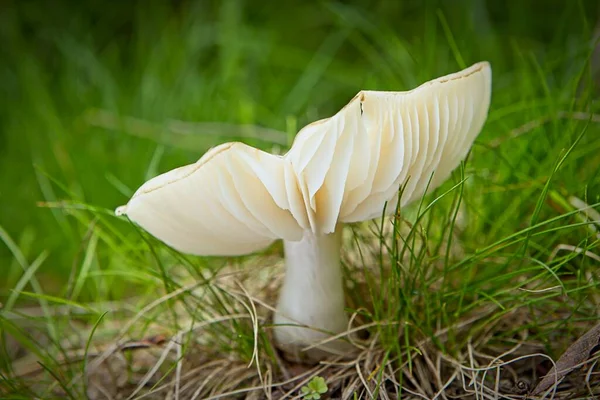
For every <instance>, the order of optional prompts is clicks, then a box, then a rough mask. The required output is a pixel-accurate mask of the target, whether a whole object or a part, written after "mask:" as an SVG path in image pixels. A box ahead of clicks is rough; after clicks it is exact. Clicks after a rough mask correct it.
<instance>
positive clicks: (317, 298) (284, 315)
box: [274, 226, 350, 359]
mask: <svg viewBox="0 0 600 400" xmlns="http://www.w3.org/2000/svg"><path fill="white" fill-rule="evenodd" d="M341 243H342V227H341V226H338V227H337V229H336V231H335V232H334V233H331V234H329V235H315V234H313V233H312V232H310V231H306V232H304V236H303V237H302V240H300V241H297V242H291V241H284V251H285V264H286V273H285V279H284V282H283V287H282V289H281V293H280V295H279V302H278V304H277V311H276V313H275V318H274V321H275V325H276V326H275V331H274V334H275V339H276V341H277V343H278V345H279V347H280V348H281V349H282V350H283V351H285V352H287V353H288V355H292V356H294V357H295V358H299V359H315V358H317V359H318V358H320V357H322V355H323V352H326V353H334V354H340V353H342V354H343V353H346V352H348V349H349V347H350V345H349V344H348V343H347V342H344V341H341V340H334V341H329V342H327V343H324V344H319V342H321V341H323V340H324V339H327V338H328V337H330V336H331V334H337V333H340V332H343V331H345V330H346V329H347V326H348V318H347V316H346V314H345V312H344V288H343V283H342V271H341V265H340V247H341ZM298 325H302V327H301V326H298ZM315 345H317V346H315ZM308 346H315V347H314V348H313V349H312V350H311V351H308V352H306V353H303V354H300V350H302V349H303V348H305V347H308Z"/></svg>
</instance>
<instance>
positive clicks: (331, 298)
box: [117, 62, 491, 358]
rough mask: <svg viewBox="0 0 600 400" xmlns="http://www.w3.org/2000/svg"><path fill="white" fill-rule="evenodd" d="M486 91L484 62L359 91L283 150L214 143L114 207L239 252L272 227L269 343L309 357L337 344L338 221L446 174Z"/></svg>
mask: <svg viewBox="0 0 600 400" xmlns="http://www.w3.org/2000/svg"><path fill="white" fill-rule="evenodd" d="M490 93H491V69H490V66H489V64H488V63H487V62H482V63H478V64H475V65H473V66H471V67H469V68H467V69H465V70H463V71H461V72H458V73H454V74H450V75H447V76H444V77H441V78H438V79H435V80H433V81H430V82H427V83H425V84H423V85H421V86H419V87H418V88H416V89H414V90H411V91H407V92H376V91H361V92H360V93H359V94H358V95H357V96H356V97H354V99H352V101H350V103H349V104H348V105H346V106H345V107H344V108H343V109H342V110H341V111H339V112H338V113H337V114H336V115H334V116H333V117H331V118H328V119H325V120H321V121H317V122H314V123H312V124H310V125H308V126H306V127H305V128H303V129H302V130H301V131H300V132H299V133H298V135H297V137H296V139H295V141H294V143H293V145H292V147H291V149H290V151H289V152H288V153H287V154H286V155H285V156H275V155H271V154H269V153H266V152H263V151H260V150H257V149H254V148H252V147H249V146H246V145H244V144H241V143H227V144H223V145H221V146H218V147H216V148H214V149H212V150H210V151H209V152H207V153H206V154H205V155H204V156H203V157H202V158H201V159H200V160H199V161H198V162H196V163H195V164H192V165H188V166H185V167H182V168H178V169H175V170H173V171H170V172H167V173H165V174H163V175H160V176H158V177H156V178H154V179H151V180H150V181H148V182H146V183H145V184H144V185H143V186H142V187H140V188H139V189H138V191H137V192H136V193H135V194H134V196H133V197H132V199H131V200H130V201H129V203H128V204H127V205H126V206H123V207H120V208H119V209H118V210H117V213H118V214H127V215H128V216H129V218H130V219H131V220H133V221H134V222H136V223H137V224H139V225H141V226H142V227H143V228H144V229H146V230H147V231H148V232H150V233H151V234H152V235H154V236H156V237H157V238H158V239H160V240H162V241H164V242H165V243H167V244H168V245H170V246H172V247H173V248H175V249H177V250H180V251H182V252H185V253H191V254H197V255H220V256H227V255H230V256H231V255H242V254H248V253H251V252H253V251H256V250H259V249H261V248H264V247H265V246H267V245H269V244H270V243H271V242H273V241H274V240H276V239H283V240H284V251H285V264H286V275H285V279H284V283H283V287H282V289H281V293H280V298H279V302H278V305H277V312H276V313H275V317H274V322H275V324H276V326H275V328H274V329H275V331H274V333H275V338H276V340H277V342H278V345H279V347H280V348H282V349H283V350H285V351H287V352H289V353H294V354H296V355H298V351H299V350H300V349H302V348H304V347H306V346H313V350H312V351H311V352H309V353H308V355H307V356H308V357H309V358H315V357H321V356H322V352H329V353H340V352H342V353H343V352H346V351H347V350H348V345H347V343H346V342H343V341H341V340H334V341H329V342H327V343H324V344H319V343H320V342H321V341H323V340H324V339H326V338H327V337H329V336H330V335H331V334H337V333H340V332H343V331H345V330H346V329H347V323H348V320H347V316H346V314H345V312H344V290H343V284H342V273H341V268H340V247H341V231H342V226H343V224H344V223H350V222H357V221H364V220H368V219H372V218H375V217H378V216H381V213H382V212H383V208H384V205H385V204H386V202H388V203H390V204H394V205H395V204H396V202H397V201H398V196H399V188H400V187H403V191H402V197H401V199H400V203H401V205H406V204H408V203H410V202H411V201H412V200H415V199H418V198H420V197H421V196H422V195H423V194H424V192H425V189H426V187H427V184H428V183H429V190H433V189H434V188H435V187H437V186H438V185H439V184H441V183H442V182H443V181H444V180H445V179H447V178H448V176H449V175H450V173H451V172H452V170H453V169H455V168H456V167H457V166H458V165H459V164H460V161H461V160H462V159H464V157H465V156H466V154H467V152H468V151H469V149H470V147H471V145H472V143H473V141H474V140H475V137H476V136H477V135H478V134H479V132H480V131H481V128H482V126H483V124H484V122H485V119H486V117H487V113H488V108H489V103H490ZM432 174H433V177H432ZM430 178H431V180H430ZM387 210H388V211H387V212H388V213H389V212H393V210H394V207H388V209H387Z"/></svg>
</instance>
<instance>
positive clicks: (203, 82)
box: [0, 0, 600, 399]
mask: <svg viewBox="0 0 600 400" xmlns="http://www.w3.org/2000/svg"><path fill="white" fill-rule="evenodd" d="M459 5H460V6H458V5H453V6H449V5H448V4H446V3H443V2H440V3H438V2H426V3H424V4H421V2H402V3H401V4H396V3H393V2H383V3H381V4H371V5H365V4H362V3H361V2H349V3H344V4H341V3H321V4H320V5H318V6H312V5H307V4H305V3H303V2H291V3H289V7H287V8H285V9H282V8H277V9H274V8H271V7H267V6H263V5H259V4H249V3H244V2H238V1H225V2H222V4H219V5H215V6H212V5H207V4H204V3H185V2H184V3H178V4H176V5H175V4H173V5H166V3H164V4H159V3H155V4H153V5H151V6H150V5H149V6H148V7H141V6H140V7H136V6H135V5H132V4H126V5H119V6H114V7H110V8H109V9H107V8H106V6H105V5H104V3H97V2H89V3H86V4H85V6H84V5H78V6H73V5H72V4H71V3H68V4H67V2H56V3H55V6H54V7H48V6H47V5H43V4H42V3H18V4H17V3H15V4H11V5H9V6H6V8H5V10H4V11H5V12H3V13H2V16H1V17H0V18H1V19H2V22H1V23H0V38H1V40H2V43H3V46H0V51H1V52H2V57H0V59H1V60H2V61H1V63H0V80H1V81H2V85H0V90H1V91H2V94H3V96H0V102H2V107H0V115H1V116H2V118H1V119H0V123H1V124H2V130H1V131H0V132H2V134H1V135H0V165H1V167H0V173H1V174H2V179H0V197H1V199H2V205H3V206H2V207H1V208H0V239H1V241H2V243H3V246H0V262H1V263H2V265H3V267H2V268H1V269H0V277H1V278H0V289H1V292H0V298H1V302H2V309H1V311H0V330H1V333H0V393H1V396H2V397H7V398H53V397H56V398H73V399H79V398H85V396H88V397H90V398H165V397H168V396H172V398H197V399H201V398H203V399H217V398H294V397H301V396H304V395H305V394H306V391H303V389H302V388H303V387H306V388H309V389H311V386H310V385H311V382H314V381H315V379H317V378H316V377H320V378H322V379H323V382H322V383H323V384H324V385H325V386H323V385H321V384H319V386H318V388H317V387H315V388H313V389H312V390H313V392H311V394H315V393H316V394H321V395H322V397H323V398H344V399H354V398H384V399H388V398H407V399H410V398H415V399H416V398H434V397H436V396H437V398H453V397H461V398H473V399H484V398H486V399H487V398H500V397H503V398H524V397H525V396H526V395H528V394H530V393H531V392H532V391H533V390H534V387H535V385H536V384H537V383H538V382H539V380H540V379H541V377H542V376H544V375H545V374H547V373H548V372H549V371H550V370H551V368H552V366H553V363H554V362H555V360H557V359H558V357H559V356H560V355H561V353H562V352H563V351H565V349H567V348H568V347H569V345H570V344H572V343H573V342H574V341H575V340H576V339H577V338H578V337H580V336H582V335H583V334H584V333H585V332H587V331H589V330H590V329H592V327H594V326H595V325H596V324H597V322H598V315H597V310H598V302H599V301H600V298H599V295H598V294H599V293H600V291H599V290H598V289H599V287H598V285H599V284H600V283H599V279H600V277H599V271H600V269H599V268H598V267H599V266H600V251H599V246H600V156H599V155H600V125H599V122H600V117H599V114H600V112H599V105H598V103H597V98H598V90H599V87H600V86H599V83H598V82H599V81H598V79H599V75H598V57H597V55H598V50H597V49H598V43H597V37H598V22H597V20H596V16H597V15H598V5H597V4H596V2H587V1H573V2H569V3H568V4H566V5H565V4H562V3H561V4H560V6H559V5H558V3H557V4H555V6H556V7H554V6H553V5H551V4H547V3H546V2H544V3H543V4H542V3H540V4H537V5H536V2H523V1H509V2H504V3H499V2H498V3H497V2H483V1H475V0H472V1H466V0H465V1H461V2H459ZM541 10H543V12H544V18H541V17H538V16H539V15H540V12H541ZM100 11H102V12H100ZM480 60H488V61H490V63H491V65H492V67H493V70H494V83H493V95H492V105H491V108H490V115H489V118H488V122H487V124H486V126H485V128H484V130H483V132H482V133H481V135H480V136H479V138H478V139H477V142H476V144H475V146H474V147H473V149H472V151H471V153H470V155H469V157H468V159H467V160H466V162H465V163H464V164H463V165H462V166H461V168H459V169H458V170H457V171H455V172H454V175H453V179H451V180H450V181H449V182H448V183H447V184H445V185H444V186H443V187H441V188H439V189H438V190H437V191H435V192H434V193H429V194H428V195H427V196H426V197H424V198H423V200H422V201H421V202H420V203H418V204H414V205H412V206H411V207H409V208H407V209H402V210H398V212H397V213H396V215H395V216H393V217H390V218H383V219H381V220H378V221H372V222H369V223H363V224H359V225H354V226H352V227H351V229H348V230H347V231H346V232H345V237H344V240H345V244H344V252H343V262H344V273H345V280H346V293H347V302H346V304H347V305H348V310H347V311H348V313H349V315H351V316H352V332H353V333H356V337H353V336H350V335H349V334H348V335H347V337H348V338H349V340H352V343H353V344H354V345H355V346H356V347H357V349H358V350H359V354H358V356H357V357H356V358H355V359H353V360H350V361H348V360H331V361H329V362H327V363H321V364H318V365H312V366H311V365H309V366H305V365H298V364H294V363H290V362H288V361H286V360H285V359H283V358H282V357H281V356H280V354H279V353H278V351H277V350H276V349H275V347H274V345H273V341H272V336H271V325H270V318H271V315H272V311H273V305H274V304H275V298H276V293H277V291H278V287H279V285H280V282H281V273H282V271H281V263H282V261H281V246H280V244H275V245H274V246H272V247H271V248H269V249H266V250H265V251H263V252H262V253H260V254H257V255H253V256H248V257H242V258H233V259H216V258H200V257H190V256H186V255H183V254H179V253H177V252H175V251H173V250H171V249H169V248H167V247H166V246H164V245H162V244H160V243H158V242H157V241H155V240H154V239H152V238H151V237H149V236H148V235H146V234H145V233H143V232H141V231H139V230H138V229H136V228H135V227H134V226H132V225H131V224H129V223H127V221H124V220H121V219H118V218H116V217H115V216H114V214H113V209H114V207H115V206H116V205H119V204H122V203H124V201H125V200H126V199H127V197H128V196H130V195H131V194H132V191H133V189H134V188H135V187H137V186H138V185H139V184H140V183H141V182H143V181H144V180H146V179H147V178H149V177H152V176H154V175H156V174H157V173H159V172H162V171H166V170H168V169H171V168H173V167H176V166H179V165H182V164H185V163H189V162H193V161H195V160H196V159H197V158H199V156H200V155H201V154H202V153H203V152H204V151H206V150H207V149H208V148H209V147H211V146H214V145H216V144H219V143H221V142H224V141H230V140H240V141H244V142H246V143H248V144H251V145H253V146H257V147H261V148H264V149H268V150H274V151H284V150H285V148H286V147H287V146H288V145H289V144H290V143H291V139H292V138H293V135H294V134H295V132H296V131H297V130H298V128H299V127H301V126H303V125H304V124H305V123H307V122H310V121H313V120H316V119H318V118H321V117H325V116H329V115H331V114H332V113H333V112H335V111H336V110H337V109H338V108H339V107H340V106H341V105H343V104H345V103H346V102H347V101H348V99H350V98H352V96H354V94H355V93H356V92H358V90H360V89H376V90H404V89H409V88H412V87H414V86H417V85H418V84H419V83H421V82H424V81H426V80H429V79H431V78H433V77H436V76H440V75H443V74H445V73H448V72H452V71H455V70H458V69H460V68H462V67H464V66H466V65H468V64H470V63H472V62H476V61H480ZM388 206H389V207H393V206H395V205H388ZM597 359H598V353H597V349H594V348H591V349H589V354H588V357H586V361H585V362H583V363H581V365H577V366H576V367H577V368H575V370H574V371H573V372H571V373H570V374H568V375H566V377H564V378H563V379H562V380H561V381H560V382H558V383H557V384H556V385H553V386H552V387H551V388H550V389H548V394H547V396H546V398H549V397H554V398H593V397H595V396H598V395H599V394H598V393H599V392H600V387H599V385H600V381H599V379H598V371H597V365H596V364H597ZM322 387H326V388H327V392H326V393H320V392H319V389H320V388H322ZM314 390H316V392H314ZM536 396H537V395H536Z"/></svg>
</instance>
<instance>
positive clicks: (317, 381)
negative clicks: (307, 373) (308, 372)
mask: <svg viewBox="0 0 600 400" xmlns="http://www.w3.org/2000/svg"><path fill="white" fill-rule="evenodd" d="M300 393H301V396H302V398H303V399H306V400H312V399H314V400H319V399H320V398H321V395H322V394H325V393H327V384H326V383H325V379H324V378H321V377H320V376H315V377H314V378H312V379H311V380H310V382H308V385H306V386H302V387H301V388H300Z"/></svg>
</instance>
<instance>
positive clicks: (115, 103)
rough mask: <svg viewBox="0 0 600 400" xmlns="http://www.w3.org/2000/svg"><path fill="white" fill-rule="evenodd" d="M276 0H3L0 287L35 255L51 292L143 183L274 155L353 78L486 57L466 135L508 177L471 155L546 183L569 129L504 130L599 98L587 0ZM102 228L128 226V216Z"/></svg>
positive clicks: (584, 152) (416, 73)
mask: <svg viewBox="0 0 600 400" xmlns="http://www.w3.org/2000/svg"><path fill="white" fill-rule="evenodd" d="M283 4H284V3H278V4H277V5H276V3H272V2H261V1H242V0H226V1H197V2H193V1H173V2H166V1H165V2H158V1H138V2H133V1H131V2H106V1H81V2H73V1H52V2H42V1H4V2H2V3H0V103H1V104H0V205H1V207H0V227H1V228H2V230H1V233H2V241H1V242H0V289H1V290H2V292H1V293H2V294H6V293H7V291H8V290H9V288H11V287H13V286H14V285H15V283H16V282H17V281H18V279H19V277H20V276H21V274H22V266H21V265H19V260H20V259H21V261H23V260H26V261H27V262H32V261H33V260H34V259H35V258H36V257H38V256H39V255H40V254H44V255H45V254H46V253H44V252H47V255H48V258H47V259H46V260H45V262H44V264H43V266H41V267H40V269H39V270H38V271H37V273H36V275H37V276H38V279H39V280H40V282H41V284H42V286H43V287H44V288H45V290H47V291H49V292H50V293H52V292H59V291H60V288H61V287H63V285H64V284H65V282H66V281H67V280H68V279H69V275H70V274H71V271H72V269H73V268H77V267H76V266H77V265H79V264H80V263H81V262H82V257H83V254H84V251H83V249H84V248H89V245H90V244H89V232H90V229H89V226H90V224H91V225H93V224H95V223H96V222H97V221H98V218H105V219H110V218H113V217H112V216H110V213H111V212H112V210H113V209H114V208H115V207H116V206H118V205H121V204H123V203H125V202H126V200H127V196H129V195H131V194H132V193H133V191H134V190H135V189H136V188H137V187H138V186H139V185H141V183H143V182H144V181H145V180H146V179H148V178H149V177H152V176H154V175H156V174H158V173H160V172H164V171H166V170H169V169H171V168H174V167H176V166H180V165H182V164H185V163H190V162H193V161H195V160H197V159H198V158H199V157H200V156H201V155H202V154H203V153H204V152H205V151H206V150H207V149H208V148H209V147H211V146H214V145H216V144H219V143H221V142H223V141H230V140H241V141H244V142H246V143H249V144H251V145H255V146H260V147H263V148H267V149H271V148H272V147H273V144H275V145H276V146H277V147H278V148H279V149H280V150H278V151H284V149H285V147H286V146H287V144H288V143H290V140H291V138H292V137H293V134H294V133H295V132H296V131H297V129H298V128H300V127H301V126H303V125H304V124H306V123H308V122H310V121H313V120H316V119H319V118H323V117H327V116H330V115H332V114H333V113H335V112H336V111H337V110H338V109H339V108H340V107H341V106H343V105H344V104H346V102H347V101H349V100H350V99H351V98H352V97H353V96H354V95H355V94H356V93H357V92H358V91H359V90H361V89H379V90H405V89H411V88H413V87H415V86H417V85H418V84H420V83H422V82H424V81H426V80H429V79H432V78H435V77H437V76H440V75H443V74H447V73H450V72H454V71H457V70H459V69H461V68H462V67H464V66H467V65H470V64H472V63H474V62H477V61H481V60H488V61H490V63H491V64H492V67H493V70H494V92H493V100H492V106H491V113H490V119H489V122H488V124H487V126H486V128H485V129H484V131H483V133H482V135H481V136H480V138H479V139H478V143H479V144H483V145H484V147H486V146H488V147H489V146H491V145H492V144H494V143H500V142H502V143H503V144H502V146H500V150H498V152H497V153H494V154H496V155H497V156H498V157H499V158H502V157H504V158H506V157H509V158H510V159H509V162H507V165H511V166H512V167H511V168H513V169H517V170H518V173H515V172H514V171H512V170H511V171H512V172H511V171H508V172H506V173H504V175H502V174H496V173H497V172H498V171H496V170H495V167H496V166H498V165H500V164H499V163H498V160H497V159H496V160H494V159H492V158H488V159H487V160H481V162H480V164H479V165H486V162H487V164H488V166H487V168H488V169H487V170H486V174H487V175H485V176H487V179H489V180H490V182H491V183H490V184H493V185H497V186H498V187H500V186H499V185H514V184H517V185H518V184H519V183H522V181H526V180H527V178H531V179H532V180H535V181H536V182H537V183H538V184H541V183H543V182H541V183H540V181H539V180H538V179H537V177H539V176H542V175H540V174H538V172H540V171H546V172H547V171H549V169H550V168H551V167H552V165H553V163H554V162H555V161H556V158H557V157H558V155H559V154H560V151H561V149H563V150H564V148H566V147H568V146H569V145H570V144H571V143H572V141H573V140H574V137H575V136H576V135H577V134H578V133H579V132H580V130H579V131H577V132H576V131H575V130H572V129H569V130H568V131H567V130H564V131H563V130H562V128H561V125H560V122H559V121H558V119H557V120H553V121H552V122H551V123H550V124H549V125H543V126H541V127H540V128H538V129H537V131H536V132H537V133H535V135H534V136H532V137H533V138H532V139H531V140H530V139H528V140H526V141H516V140H514V141H511V140H506V139H507V135H509V133H510V131H511V130H512V129H516V128H518V127H519V126H521V125H523V124H525V123H527V122H529V121H532V120H534V121H535V120H537V119H539V118H540V117H544V116H546V115H556V112H558V111H559V110H563V109H566V110H581V109H590V107H591V111H594V108H595V109H597V108H598V107H597V104H596V103H594V101H593V99H594V97H595V96H597V93H598V76H599V75H598V71H599V70H600V68H599V65H600V61H599V60H598V59H597V58H598V57H600V56H599V55H598V52H596V53H594V52H593V48H594V45H595V44H594V42H593V38H594V35H595V33H594V32H596V34H597V32H598V27H597V24H598V20H599V18H598V17H599V16H600V13H599V8H600V7H599V2H598V1H595V0H591V1H583V0H579V1H577V0H573V1H523V0H509V1H492V0H490V1H483V0H460V1H365V0H361V1H343V2H342V1H340V2H306V1H297V0H294V1H287V2H285V6H284V5H283ZM594 54H596V55H594ZM586 65H588V66H589V67H587V68H586V67H585V66H586ZM582 71H583V72H582ZM579 95H580V96H579ZM553 113H554V114H553ZM238 125H239V126H238ZM545 126H550V128H548V130H546V128H544V127H545ZM590 129H592V128H590ZM593 129H594V131H593V132H589V133H588V134H587V135H586V138H585V139H584V142H585V143H586V145H584V146H583V148H582V149H580V152H579V153H578V155H576V156H574V161H573V162H572V163H571V164H569V165H570V166H566V167H565V169H563V170H562V171H563V172H562V173H563V174H564V176H563V179H562V181H564V182H567V183H566V184H565V185H566V188H565V190H567V192H568V193H573V194H576V195H577V196H578V197H580V198H582V199H588V200H589V202H594V201H598V194H599V193H600V187H599V186H600V184H599V178H598V177H599V175H598V174H599V172H598V169H599V165H600V161H599V157H598V153H599V152H600V143H599V142H600V141H599V140H598V139H597V137H598V129H597V126H596V127H594V128H593ZM494 141H496V142H494ZM532 143H533V145H532ZM548 154H551V157H550V156H548ZM546 156H548V157H547V159H546V158H544V157H546ZM490 162H493V164H490ZM533 171H536V172H533ZM536 174H538V175H536ZM500 175H502V176H500ZM481 178H482V179H484V178H485V177H484V174H482V175H481ZM502 191H503V190H498V191H497V192H498V193H501V192H502ZM498 193H494V194H492V195H490V196H489V197H488V198H487V199H486V201H487V202H489V206H490V211H489V214H490V215H492V214H493V213H494V212H495V211H494V210H495V209H494V208H493V207H504V206H508V204H510V199H511V198H512V197H511V196H514V194H510V195H501V194H498ZM511 193H514V192H511ZM507 196H508V197H507ZM86 205H89V206H93V207H95V211H85V210H82V209H84V208H86V207H87V206H86ZM527 212H529V213H530V212H531V210H530V209H529V210H526V211H524V212H523V214H526V213H527ZM482 214H485V213H484V211H482ZM520 215H521V214H520V213H518V212H517V213H516V214H515V215H514V218H515V220H516V221H518V218H519V217H520ZM527 215H528V214H527ZM521 216H522V215H521ZM507 218H511V217H507ZM510 222H511V221H508V220H507V221H506V224H505V226H504V227H497V226H493V227H491V228H490V227H488V229H496V230H498V229H500V230H502V229H505V232H504V233H506V234H509V233H510V232H511V229H514V228H515V227H516V226H517V225H518V223H512V224H511V223H510ZM114 226H115V227H116V228H115V229H117V230H118V231H127V232H129V233H131V232H130V231H131V228H130V227H128V226H127V224H126V223H116V225H114ZM479 228H481V229H484V228H485V226H484V225H482V226H481V227H479ZM495 234H497V232H495ZM108 241H109V242H110V240H108ZM13 242H14V243H13ZM115 246H117V245H115ZM86 254H87V253H86ZM92 254H94V259H93V260H92V261H93V264H94V268H98V269H101V270H110V269H111V268H115V269H116V270H120V269H122V268H123V266H122V265H119V263H120V262H122V260H120V259H119V258H115V257H113V256H112V254H113V252H112V251H111V246H108V247H107V248H106V249H105V250H104V251H103V252H97V251H96V252H92ZM15 255H16V257H15ZM21 256H22V257H21ZM74 266H75V267H74ZM124 291H125V289H124V288H121V289H120V290H117V289H116V288H115V291H114V292H111V294H110V297H112V296H117V297H118V296H119V295H120V294H122V293H123V292H124Z"/></svg>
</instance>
